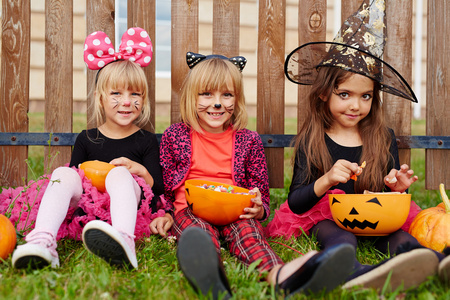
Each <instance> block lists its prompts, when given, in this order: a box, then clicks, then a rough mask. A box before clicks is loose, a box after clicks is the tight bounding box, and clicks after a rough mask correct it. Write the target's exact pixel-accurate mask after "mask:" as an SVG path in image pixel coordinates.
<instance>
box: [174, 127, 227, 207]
mask: <svg viewBox="0 0 450 300" xmlns="http://www.w3.org/2000/svg"><path fill="white" fill-rule="evenodd" d="M191 140H192V160H191V168H190V170H189V173H188V175H187V177H186V180H188V179H203V180H209V181H217V182H220V183H225V184H233V178H232V172H231V168H232V158H233V130H232V127H230V128H229V129H228V130H226V131H224V132H221V133H209V132H205V131H204V132H203V133H198V132H197V131H193V132H192V133H191ZM174 206H175V214H177V213H178V212H179V211H180V210H182V209H184V208H185V207H187V204H186V196H185V193H184V184H182V185H181V186H180V187H179V188H178V189H177V190H176V191H175V202H174Z"/></svg>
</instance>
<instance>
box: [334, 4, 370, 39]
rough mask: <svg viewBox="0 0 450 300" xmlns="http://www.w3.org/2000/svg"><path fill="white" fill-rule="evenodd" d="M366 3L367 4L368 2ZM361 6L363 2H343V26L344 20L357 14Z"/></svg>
mask: <svg viewBox="0 0 450 300" xmlns="http://www.w3.org/2000/svg"><path fill="white" fill-rule="evenodd" d="M364 1H366V3H367V0H364ZM361 4H362V1H361V0H341V24H342V22H343V21H344V20H346V19H347V18H348V17H350V16H351V15H352V14H353V13H355V12H356V11H357V10H358V8H359V7H360V6H361ZM336 33H337V32H336Z"/></svg>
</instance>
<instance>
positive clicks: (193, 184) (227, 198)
mask: <svg viewBox="0 0 450 300" xmlns="http://www.w3.org/2000/svg"><path fill="white" fill-rule="evenodd" d="M203 184H207V185H214V186H218V185H222V186H224V187H226V188H227V187H229V186H230V185H228V184H223V183H218V182H213V181H205V180H186V181H185V183H184V187H185V194H186V202H187V204H188V206H189V208H190V209H191V210H192V213H193V214H194V215H196V216H197V217H200V218H202V219H203V220H205V221H207V222H209V223H211V224H214V225H217V226H222V225H227V224H230V223H232V222H234V221H236V220H238V219H239V216H240V215H242V214H243V213H244V208H246V207H251V206H252V201H251V199H252V198H255V195H240V194H230V193H224V192H217V191H213V190H206V189H204V188H201V187H199V186H201V185H203ZM232 187H233V188H234V191H235V192H236V193H248V190H247V189H244V188H241V187H237V186H234V185H232Z"/></svg>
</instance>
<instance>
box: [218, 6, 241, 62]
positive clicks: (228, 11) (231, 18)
mask: <svg viewBox="0 0 450 300" xmlns="http://www.w3.org/2000/svg"><path fill="white" fill-rule="evenodd" d="M239 6H240V1H239V0H217V1H214V2H213V44H212V50H213V53H216V54H221V55H225V56H227V57H233V56H237V55H239V16H240V7H239Z"/></svg>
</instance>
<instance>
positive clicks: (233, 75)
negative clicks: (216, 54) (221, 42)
mask: <svg viewBox="0 0 450 300" xmlns="http://www.w3.org/2000/svg"><path fill="white" fill-rule="evenodd" d="M229 84H232V86H228V85H229ZM231 88H233V90H234V96H235V105H234V112H233V115H232V116H231V118H230V120H229V121H228V122H227V123H225V124H224V128H227V127H228V126H229V125H230V124H232V125H233V129H234V130H236V131H238V130H241V129H244V128H245V127H246V126H247V122H248V116H247V110H246V108H245V97H244V85H243V81H242V74H241V72H240V71H239V69H238V68H237V67H236V66H235V65H234V64H233V63H231V62H230V61H228V60H225V59H222V58H210V59H206V60H204V61H202V62H200V63H198V64H197V65H196V66H195V67H193V68H192V69H191V70H190V71H189V74H188V75H187V77H186V79H185V80H184V82H183V86H182V88H181V96H180V97H181V99H180V111H181V120H182V121H183V123H185V124H186V125H187V126H189V127H191V128H192V129H193V130H195V131H198V132H202V128H201V126H200V123H199V121H198V115H197V97H198V95H199V94H201V93H203V92H206V91H214V90H226V89H229V90H231Z"/></svg>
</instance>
